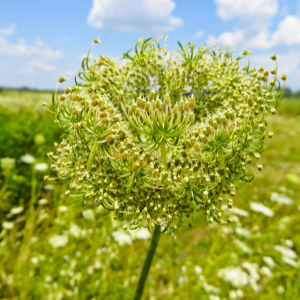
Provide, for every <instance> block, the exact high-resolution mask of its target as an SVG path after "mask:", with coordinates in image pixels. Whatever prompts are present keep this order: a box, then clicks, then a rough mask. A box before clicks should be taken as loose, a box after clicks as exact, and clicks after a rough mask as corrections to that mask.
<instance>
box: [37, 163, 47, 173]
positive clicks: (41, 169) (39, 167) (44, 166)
mask: <svg viewBox="0 0 300 300" xmlns="http://www.w3.org/2000/svg"><path fill="white" fill-rule="evenodd" d="M48 167H49V166H48V164H46V163H39V164H36V165H35V166H34V169H35V170H36V171H38V172H45V171H47V170H48Z"/></svg>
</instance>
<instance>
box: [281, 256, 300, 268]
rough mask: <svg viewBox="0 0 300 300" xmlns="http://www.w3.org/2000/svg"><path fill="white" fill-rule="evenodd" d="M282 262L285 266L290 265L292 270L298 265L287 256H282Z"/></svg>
mask: <svg viewBox="0 0 300 300" xmlns="http://www.w3.org/2000/svg"><path fill="white" fill-rule="evenodd" d="M282 260H283V261H284V262H285V263H286V264H288V265H290V266H292V267H294V268H299V264H298V263H297V262H296V261H295V260H293V259H292V258H290V257H288V256H282Z"/></svg>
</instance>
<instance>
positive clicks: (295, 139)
mask: <svg viewBox="0 0 300 300" xmlns="http://www.w3.org/2000/svg"><path fill="white" fill-rule="evenodd" d="M43 102H47V103H49V104H50V103H51V93H47V92H33V91H15V90H14V91H13V90H2V91H1V92H0V128H1V131H0V158H1V169H0V299H49V300H50V299H89V300H92V299H93V300H96V299H132V298H133V295H134V291H135V287H136V283H137V280H138V277H139V274H140V270H141V268H142V264H143V261H144V257H145V255H146V253H147V249H148V247H149V243H150V235H149V233H148V232H147V231H145V230H136V231H124V230H123V229H122V224H121V223H120V222H116V221H114V220H113V217H114V215H113V214H112V213H108V212H107V211H105V210H103V209H101V208H100V207H96V206H93V205H85V204H84V203H81V202H78V203H74V204H72V205H71V204H70V203H71V202H72V199H71V198H70V197H65V195H64V191H65V189H66V185H67V183H65V184H64V185H62V184H58V185H53V184H51V183H49V182H46V181H44V180H43V177H44V175H46V174H51V171H50V161H49V160H48V158H47V155H46V153H47V152H49V151H51V150H52V149H53V148H54V146H53V144H54V142H56V141H59V137H60V135H61V132H60V130H59V128H58V127H57V126H56V125H55V124H54V123H53V116H52V115H51V114H50V113H48V112H46V109H45V108H44V107H43V106H42V103H43ZM268 127H269V129H270V130H271V131H273V132H274V138H273V139H270V140H268V142H267V143H266V146H265V151H264V153H263V155H262V159H261V160H260V161H259V163H261V164H262V165H263V167H264V169H263V171H262V172H260V173H259V174H258V175H257V176H256V177H255V179H254V180H253V181H252V182H251V183H248V184H244V185H242V186H241V187H240V188H239V189H238V190H237V191H236V196H235V197H234V208H233V209H232V210H230V211H229V212H228V214H230V215H231V216H232V219H233V222H232V223H231V224H230V225H226V226H217V225H216V224H208V223H207V221H206V219H205V218H204V217H203V216H202V215H197V216H195V217H194V218H193V220H192V226H191V227H182V228H181V229H180V230H178V232H177V239H176V240H174V239H172V237H171V236H170V235H162V236H161V240H160V244H159V246H158V249H157V253H156V256H155V258H154V262H153V265H152V268H151V270H150V274H149V277H148V280H147V285H146V288H145V292H144V299H149V300H159V299H178V300H179V299H180V300H181V299H184V300H185V299H200V300H202V299H203V300H204V299H208V300H220V299H272V300H274V299H291V300H296V299H300V275H299V274H300V272H299V269H300V258H299V257H300V221H299V220H300V159H299V158H300V100H299V99H284V100H283V101H282V103H281V105H280V106H279V108H278V116H274V117H269V118H268ZM52 175H53V174H52ZM261 203H263V204H261Z"/></svg>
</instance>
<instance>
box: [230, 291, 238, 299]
mask: <svg viewBox="0 0 300 300" xmlns="http://www.w3.org/2000/svg"><path fill="white" fill-rule="evenodd" d="M229 298H230V299H234V300H235V299H237V298H238V296H237V294H236V292H235V291H230V292H229Z"/></svg>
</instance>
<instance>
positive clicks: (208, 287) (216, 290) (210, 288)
mask: <svg viewBox="0 0 300 300" xmlns="http://www.w3.org/2000/svg"><path fill="white" fill-rule="evenodd" d="M203 288H204V289H205V291H206V292H211V293H215V294H218V293H220V289H219V288H216V287H214V286H213V285H210V284H208V283H207V282H204V283H203Z"/></svg>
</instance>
